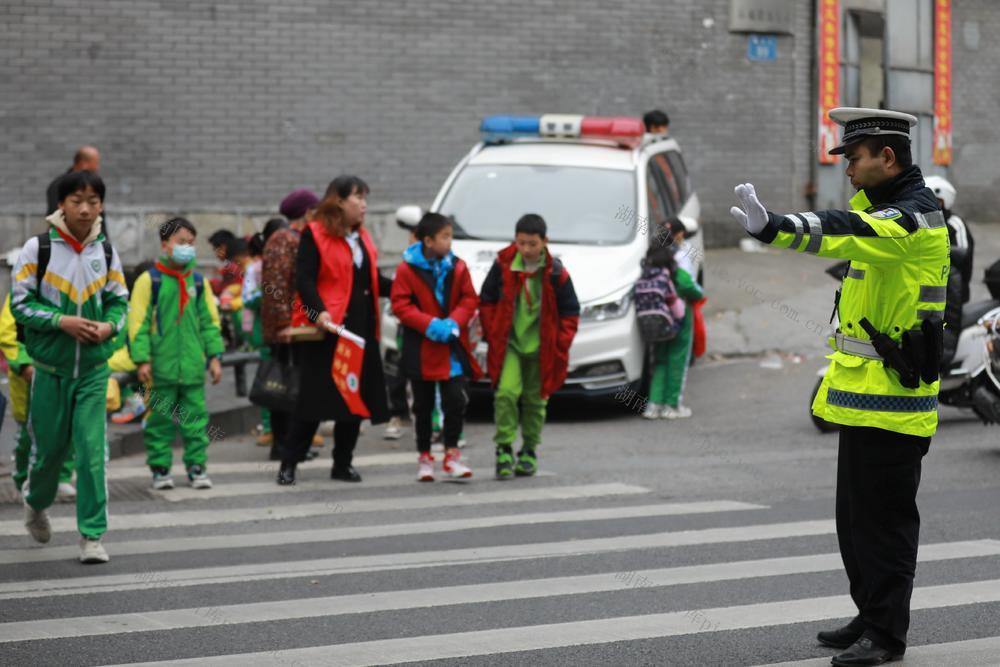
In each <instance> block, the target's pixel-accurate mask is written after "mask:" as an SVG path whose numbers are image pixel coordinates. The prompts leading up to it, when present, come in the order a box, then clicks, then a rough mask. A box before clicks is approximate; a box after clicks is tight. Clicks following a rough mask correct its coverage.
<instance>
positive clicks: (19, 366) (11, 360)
mask: <svg viewBox="0 0 1000 667" xmlns="http://www.w3.org/2000/svg"><path fill="white" fill-rule="evenodd" d="M21 337H22V338H23V334H22V336H21ZM0 354H3V356H4V357H6V359H7V382H8V386H9V387H10V403H11V406H10V407H11V410H10V411H11V413H12V414H13V415H14V421H15V422H17V426H18V431H17V441H16V443H15V445H14V475H13V478H14V486H16V487H17V490H18V491H20V490H21V486H22V485H23V484H24V480H26V479H27V478H28V460H29V459H30V458H31V430H30V429H29V427H28V398H29V396H28V394H29V392H30V391H31V380H32V378H33V377H34V374H35V369H34V367H32V365H31V357H30V356H29V355H28V350H27V348H26V347H25V345H24V342H23V341H22V340H19V337H18V327H17V322H15V321H14V313H13V312H12V311H11V309H10V295H9V294H8V295H7V298H6V299H4V302H3V310H0ZM73 466H74V461H73V450H72V449H70V450H69V451H67V452H66V460H65V461H63V464H62V468H61V469H60V470H59V486H58V489H57V491H56V498H57V499H58V500H60V501H65V502H70V501H72V500H75V499H76V487H74V486H73V483H72V479H73Z"/></svg>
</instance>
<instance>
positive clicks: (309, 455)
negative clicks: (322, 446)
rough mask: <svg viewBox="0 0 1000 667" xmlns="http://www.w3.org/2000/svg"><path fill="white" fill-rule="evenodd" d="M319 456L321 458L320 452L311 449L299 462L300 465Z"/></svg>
mask: <svg viewBox="0 0 1000 667" xmlns="http://www.w3.org/2000/svg"><path fill="white" fill-rule="evenodd" d="M317 456H319V452H317V451H316V450H315V449H310V450H309V451H308V452H306V453H305V454H304V455H303V456H302V458H301V459H300V460H299V463H303V462H305V461H312V460H313V459H314V458H316V457H317Z"/></svg>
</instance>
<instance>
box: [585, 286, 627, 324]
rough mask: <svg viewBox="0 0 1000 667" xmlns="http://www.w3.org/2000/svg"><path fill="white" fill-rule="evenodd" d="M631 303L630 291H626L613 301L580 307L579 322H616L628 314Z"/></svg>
mask: <svg viewBox="0 0 1000 667" xmlns="http://www.w3.org/2000/svg"><path fill="white" fill-rule="evenodd" d="M631 303H632V290H631V289H629V290H627V291H626V292H625V293H624V294H623V295H622V296H621V297H619V298H618V299H615V300H614V301H602V302H601V303H592V304H587V305H584V306H581V308H580V320H582V321H584V322H603V321H605V320H617V319H620V318H622V317H625V316H626V315H627V314H628V309H629V305H630V304H631Z"/></svg>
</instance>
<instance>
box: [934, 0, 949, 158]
mask: <svg viewBox="0 0 1000 667" xmlns="http://www.w3.org/2000/svg"><path fill="white" fill-rule="evenodd" d="M934 164H942V165H946V164H951V0H935V2H934Z"/></svg>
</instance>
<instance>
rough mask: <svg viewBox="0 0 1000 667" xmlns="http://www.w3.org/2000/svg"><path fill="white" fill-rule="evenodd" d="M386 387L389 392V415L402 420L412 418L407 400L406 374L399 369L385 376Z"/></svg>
mask: <svg viewBox="0 0 1000 667" xmlns="http://www.w3.org/2000/svg"><path fill="white" fill-rule="evenodd" d="M385 383H386V389H387V390H388V394H389V415H390V416H392V417H399V418H400V419H402V420H407V419H409V418H410V406H409V405H408V404H407V401H406V383H407V379H406V376H405V375H403V374H402V372H401V371H400V370H399V369H397V370H396V374H395V375H386V376H385Z"/></svg>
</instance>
